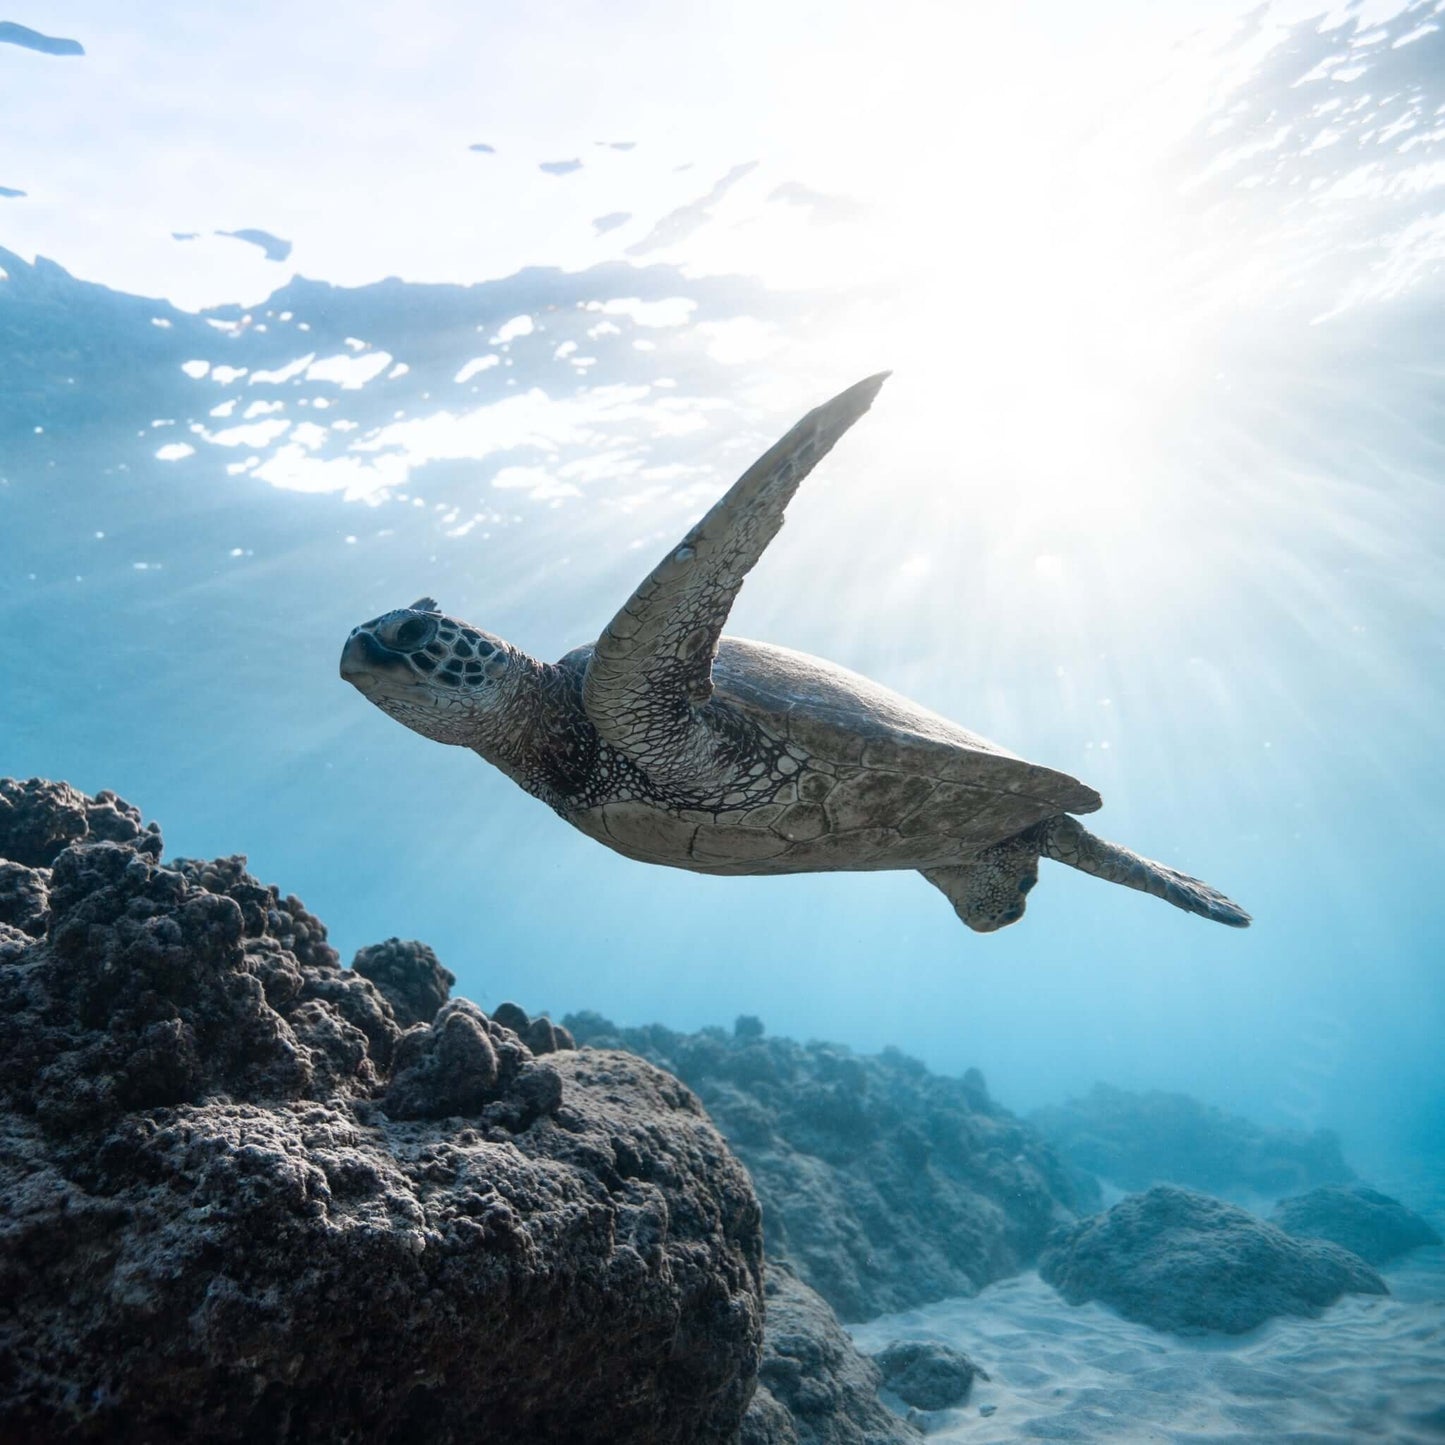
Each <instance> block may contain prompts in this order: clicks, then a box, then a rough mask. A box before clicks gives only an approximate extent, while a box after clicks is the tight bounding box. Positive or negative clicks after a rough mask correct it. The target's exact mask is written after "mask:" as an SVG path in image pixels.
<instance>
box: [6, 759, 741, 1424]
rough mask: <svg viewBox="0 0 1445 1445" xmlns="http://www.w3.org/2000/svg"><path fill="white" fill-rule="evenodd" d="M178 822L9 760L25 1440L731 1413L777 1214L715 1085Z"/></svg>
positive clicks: (17, 1392) (13, 1263) (12, 1131)
mask: <svg viewBox="0 0 1445 1445" xmlns="http://www.w3.org/2000/svg"><path fill="white" fill-rule="evenodd" d="M161 853H162V847H161V838H160V834H159V832H158V831H157V830H156V829H155V828H154V827H153V826H146V825H144V824H142V822H141V819H140V815H139V814H138V813H137V812H136V810H135V809H133V808H130V807H128V806H127V805H126V804H125V803H123V802H121V801H120V800H119V799H117V798H115V797H114V796H113V795H111V794H101V795H99V796H98V797H96V798H86V797H84V796H83V795H81V794H78V793H76V792H75V791H74V790H73V789H70V788H68V787H66V786H65V785H64V784H51V783H43V782H36V781H32V782H30V783H16V782H13V781H6V782H0V859H4V860H5V861H4V862H0V1441H17V1442H18V1441H36V1440H46V1441H102V1440H103V1441H106V1442H127V1441H136V1442H139V1441H146V1442H167V1441H181V1440H199V1439H204V1440H207V1441H215V1442H224V1441H238V1442H239V1441H253V1440H268V1441H301V1440H305V1441H308V1442H310V1441H322V1442H324V1441H343V1440H345V1441H363V1440H364V1441H368V1442H373V1441H375V1442H383V1441H402V1440H415V1439H426V1440H428V1441H430V1442H447V1441H461V1440H472V1439H480V1438H492V1437H495V1438H501V1439H506V1440H508V1441H512V1442H531V1441H535V1442H539V1445H540V1442H555V1441H559V1440H566V1441H569V1442H598V1445H602V1442H617V1441H636V1442H672V1441H675V1442H678V1445H682V1442H689V1445H691V1442H706V1441H719V1442H721V1441H730V1440H733V1439H735V1438H736V1435H737V1432H738V1430H739V1428H740V1424H741V1421H742V1419H743V1415H744V1411H745V1409H746V1407H747V1405H748V1403H749V1400H750V1397H751V1394H752V1391H753V1386H754V1380H755V1376H756V1372H757V1367H758V1363H759V1360H760V1357H761V1349H762V1306H763V1300H762V1232H761V1225H760V1221H759V1213H758V1205H757V1200H756V1197H755V1195H754V1192H753V1189H752V1186H751V1184H750V1183H749V1180H748V1177H747V1175H746V1173H745V1171H744V1170H743V1169H742V1168H741V1166H740V1165H739V1164H738V1163H737V1161H736V1160H735V1159H734V1158H733V1157H732V1156H731V1155H730V1154H729V1152H728V1150H727V1149H726V1147H725V1145H724V1144H723V1141H722V1139H721V1138H720V1137H719V1135H718V1133H717V1132H716V1131H715V1129H714V1128H713V1127H712V1125H711V1124H710V1123H709V1122H708V1120H707V1118H706V1116H705V1114H704V1113H703V1111H702V1109H701V1107H700V1105H699V1104H698V1101H697V1099H696V1098H695V1097H694V1096H693V1095H692V1094H691V1093H690V1092H689V1090H688V1089H686V1088H685V1087H684V1086H683V1085H682V1084H680V1083H679V1082H678V1081H677V1080H676V1079H675V1078H672V1077H671V1076H669V1075H668V1074H666V1073H664V1072H662V1071H660V1070H659V1069H657V1068H655V1067H653V1066H652V1065H650V1064H648V1063H647V1062H645V1061H643V1060H641V1059H639V1058H637V1057H635V1056H633V1055H630V1054H624V1053H616V1052H609V1051H605V1050H601V1051H598V1050H586V1051H577V1050H574V1049H571V1048H569V1047H567V1045H568V1044H569V1043H570V1039H568V1037H567V1036H566V1035H565V1033H564V1032H560V1031H558V1030H557V1029H556V1028H555V1027H553V1026H550V1025H548V1026H547V1027H542V1028H539V1027H533V1026H532V1021H530V1020H529V1021H528V1029H527V1033H526V1037H525V1038H523V1037H521V1036H519V1034H518V1033H517V1032H516V1030H514V1029H512V1028H510V1027H508V1026H507V1025H506V1023H505V1022H503V1021H502V1020H500V1019H499V1018H498V1017H489V1016H488V1015H487V1014H485V1013H484V1012H483V1011H482V1010H481V1009H479V1008H477V1007H476V1006H474V1005H472V1004H470V1003H468V1002H466V1001H465V1000H460V999H458V1000H448V999H447V996H446V995H447V990H448V988H449V986H450V976H449V975H447V974H446V972H445V970H443V969H442V968H441V967H440V965H439V964H438V963H437V962H436V960H435V958H434V956H432V955H431V954H430V950H427V949H425V947H424V946H422V945H413V944H403V943H398V942H397V941H395V940H393V941H391V942H389V943H387V944H383V945H380V946H379V948H378V949H374V950H364V951H363V956H362V958H361V959H359V960H358V963H359V967H358V968H357V969H355V970H352V969H344V968H342V967H341V966H340V961H339V959H338V957H337V955H336V953H335V951H334V950H333V949H332V948H331V946H330V945H329V944H328V942H327V940H326V930H325V928H324V927H323V926H322V925H321V923H320V922H319V921H318V920H317V919H316V918H315V917H313V916H312V915H311V914H310V913H309V912H308V911H307V910H306V909H305V908H304V906H303V905H302V904H301V903H300V902H299V901H298V900H297V899H295V898H291V897H283V896H282V895H280V894H279V893H278V892H277V890H276V889H274V888H268V887H266V886H264V885H262V884H260V883H258V882H257V881H256V880H255V879H254V878H252V877H251V876H250V875H249V874H248V873H247V872H246V869H245V865H244V860H243V859H240V858H225V859H219V860H216V861H213V862H197V861H186V860H182V861H178V862H176V863H173V864H172V865H171V866H162V864H161V862H160V861H159V860H160V857H161ZM499 1013H500V1010H499Z"/></svg>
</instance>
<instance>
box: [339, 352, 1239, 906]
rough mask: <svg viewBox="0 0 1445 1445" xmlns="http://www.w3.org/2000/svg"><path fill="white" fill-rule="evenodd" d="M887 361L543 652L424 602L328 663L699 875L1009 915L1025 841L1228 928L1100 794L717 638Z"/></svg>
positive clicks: (357, 638) (886, 696)
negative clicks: (906, 879)
mask: <svg viewBox="0 0 1445 1445" xmlns="http://www.w3.org/2000/svg"><path fill="white" fill-rule="evenodd" d="M886 375H887V373H886V372H885V373H884V374H883V375H880V376H874V377H870V378H869V379H868V380H866V381H861V382H859V383H858V384H857V385H856V386H852V387H850V388H849V389H848V390H847V391H845V392H843V393H841V394H840V395H839V396H836V397H834V398H833V400H832V401H829V402H827V403H825V404H824V405H822V406H820V407H818V408H816V409H815V410H814V411H811V412H809V413H808V415H807V416H805V417H804V418H803V419H802V421H800V422H799V423H798V424H797V425H796V426H795V427H794V428H793V429H792V430H791V431H790V432H789V433H788V434H787V435H786V436H785V437H784V438H783V439H782V440H781V441H780V442H778V443H777V444H776V445H775V446H774V447H773V448H772V449H771V450H770V451H768V452H767V453H766V454H765V455H764V456H763V457H762V458H761V459H760V460H759V461H757V462H756V463H754V464H753V466H752V467H750V468H749V469H748V470H747V471H746V472H745V473H744V474H743V476H742V477H741V478H740V479H739V481H738V482H737V483H736V484H735V485H734V486H733V487H732V489H731V490H730V491H729V492H728V493H727V495H726V496H724V497H723V499H722V500H721V501H720V502H718V503H717V505H716V506H714V507H713V508H712V510H711V511H710V512H708V514H707V515H706V516H705V517H704V518H703V519H702V520H701V521H700V522H699V523H698V524H697V525H696V526H695V527H694V528H693V529H692V530H691V531H690V532H689V533H688V534H687V536H685V537H684V538H683V539H682V541H681V542H680V543H679V544H678V545H677V546H675V547H673V548H671V549H670V550H669V551H668V553H667V555H666V556H665V557H664V558H663V559H662V561H661V562H659V563H658V564H657V566H656V567H655V568H653V570H652V572H651V573H650V574H649V575H648V576H647V578H646V579H645V580H644V581H643V583H642V585H641V586H640V587H639V588H638V589H637V591H636V592H634V593H633V594H632V596H631V597H630V598H629V599H628V600H627V602H626V604H625V605H624V606H623V608H622V610H621V611H620V612H619V613H618V614H617V615H616V617H614V618H613V619H612V621H611V622H609V623H608V624H607V627H606V628H605V629H604V630H603V632H602V635H601V636H600V637H599V638H598V639H597V641H596V642H595V643H592V644H589V645H588V646H585V647H579V648H576V649H575V650H573V651H572V652H569V653H568V654H567V655H566V656H565V657H564V658H562V660H561V661H560V662H557V663H545V662H538V661H537V660H536V659H535V658H532V657H529V656H528V655H527V654H526V653H524V652H522V651H520V650H519V649H517V648H515V647H513V646H512V645H511V644H510V643H507V642H503V641H502V640H501V638H499V637H494V636H492V635H491V634H490V633H487V632H483V631H482V630H481V629H480V628H478V627H472V626H469V625H468V624H467V623H464V622H459V621H456V620H454V619H453V618H450V617H446V616H444V615H443V614H442V613H441V612H440V611H439V610H438V608H437V604H436V603H435V602H434V601H432V599H431V598H429V597H423V598H422V599H421V600H420V601H417V602H414V603H412V605H411V606H410V607H403V608H401V609H399V610H397V611H395V612H388V613H386V614H385V615H384V616H382V617H377V618H373V619H372V620H371V621H370V622H365V623H363V624H362V625H361V626H360V627H357V628H355V629H354V630H353V631H352V633H351V636H350V637H349V638H348V639H347V642H346V647H345V649H344V650H343V652H342V654H341V675H342V677H344V678H345V679H346V680H347V681H348V682H350V683H352V684H353V685H354V686H355V687H356V688H357V689H358V690H359V691H361V692H362V693H363V694H364V695H365V696H366V697H367V698H369V699H370V700H371V701H372V702H374V703H375V704H376V705H377V706H378V707H379V708H381V709H382V711H383V712H386V713H389V714H390V715H391V716H392V717H394V718H396V719H397V720H398V721H399V722H402V723H405V724H406V726H407V727H409V728H411V729H412V730H413V731H415V732H419V733H421V734H422V735H423V736H424V737H428V738H433V739H435V740H436V741H437V742H442V743H453V744H455V745H457V746H459V747H466V748H471V749H472V750H473V751H474V752H476V753H478V754H480V755H481V756H482V757H483V758H485V759H486V760H487V761H488V762H490V763H494V764H495V765H496V766H497V767H499V768H500V769H501V770H502V771H503V772H504V773H506V774H507V776H508V777H510V778H511V779H512V780H513V781H514V782H516V783H518V784H519V785H520V786H521V787H523V788H524V789H526V791H527V792H529V793H531V794H532V795H533V796H534V797H537V798H540V799H541V800H542V801H543V802H545V803H546V804H548V806H550V807H551V808H552V809H554V810H555V811H556V812H557V813H558V814H560V815H561V816H562V817H563V818H565V819H566V820H567V822H569V823H571V824H572V826H573V827H575V828H578V829H580V830H581V831H582V832H583V833H585V834H587V836H588V837H590V838H595V839H596V840H597V841H598V842H599V843H605V844H606V845H607V846H608V847H609V848H612V849H615V850H616V851H617V852H619V853H623V854H625V855H626V856H627V857H629V858H636V859H640V860H641V861H643V862H646V863H663V864H667V865H668V866H670V867H673V868H688V869H691V870H693V871H694V872H698V873H718V874H733V873H808V872H820V871H832V870H868V869H888V868H903V869H916V870H917V871H918V872H920V873H922V874H923V876H924V877H925V878H926V879H928V881H929V882H930V883H932V884H933V885H934V886H935V887H937V888H939V889H941V890H942V891H943V893H945V894H946V895H947V897H948V899H949V901H950V902H951V903H952V904H953V907H954V910H955V911H956V912H957V914H958V916H959V917H960V918H961V919H963V921H964V922H965V923H966V924H968V926H969V927H970V928H973V929H977V930H978V931H979V932H981V933H988V932H991V931H993V930H994V929H997V928H1002V927H1004V926H1006V925H1007V924H1010V923H1015V922H1017V921H1018V919H1019V918H1021V917H1022V916H1023V911H1024V903H1025V898H1026V895H1027V894H1028V891H1029V890H1030V889H1031V888H1032V887H1033V886H1034V883H1035V882H1036V881H1037V878H1038V860H1039V858H1040V857H1045V858H1053V859H1055V860H1057V861H1058V862H1060V863H1067V864H1069V865H1070V866H1071V867H1074V868H1079V869H1082V870H1083V871H1084V872H1085V873H1092V874H1094V875H1095V876H1097V877H1100V878H1107V879H1108V880H1109V881H1110V882H1113V883H1123V884H1125V885H1126V886H1128V887H1130V888H1138V889H1140V890H1142V891H1143V892H1145V893H1152V894H1154V896H1155V897H1157V898H1163V899H1166V900H1167V901H1168V902H1170V903H1172V904H1174V905H1175V907H1177V908H1183V909H1185V910H1187V911H1188V912H1190V913H1198V914H1202V915H1203V916H1204V917H1205V918H1213V919H1215V920H1216V921H1218V922H1220V923H1227V924H1232V925H1234V926H1235V927H1243V926H1245V925H1246V924H1247V923H1248V922H1249V915H1248V914H1247V913H1245V912H1244V910H1243V909H1241V908H1240V907H1239V906H1238V905H1237V904H1235V903H1232V902H1231V901H1230V900H1229V899H1228V898H1226V897H1225V896H1224V895H1223V894H1221V893H1218V892H1216V891H1215V890H1214V889H1213V888H1210V887H1209V886H1208V885H1207V884H1204V883H1201V882H1200V881H1199V880H1198V879H1197V878H1190V877H1189V876H1187V875H1186V874H1183V873H1179V872H1176V871H1175V870H1174V869H1173V868H1168V867H1165V866H1164V865H1163V864H1162V863H1154V862H1151V861H1150V860H1149V859H1147V858H1141V857H1140V856H1139V855H1138V854H1136V853H1132V852H1130V851H1129V849H1127V848H1122V847H1120V846H1118V845H1117V844H1115V843H1106V842H1104V841H1103V840H1102V839H1101V838H1096V837H1094V835H1093V834H1092V833H1090V832H1088V831H1087V830H1086V829H1085V828H1084V827H1083V826H1082V825H1081V824H1080V823H1078V822H1077V821H1076V820H1075V818H1074V817H1073V816H1071V815H1072V814H1075V813H1089V812H1092V811H1093V810H1094V809H1096V808H1097V807H1099V805H1100V799H1099V795H1098V794H1097V793H1096V792H1095V791H1094V790H1093V789H1092V788H1090V787H1088V786H1087V785H1085V784H1084V783H1081V782H1078V781H1077V780H1076V779H1074V778H1071V777H1069V776H1068V775H1067V774H1065V773H1059V772H1055V771H1054V770H1053V769H1051V768H1044V767H1040V766H1038V765H1037V764H1035V763H1029V762H1025V761H1024V760H1023V759H1022V758H1019V757H1017V756H1015V755H1014V754H1013V753H1010V752H1006V751H1005V750H1004V749H1003V748H1000V747H998V746H996V745H995V744H994V743H991V742H988V741H986V740H985V739H983V738H981V737H978V736H976V735H975V734H974V733H971V732H967V731H965V730H964V729H963V728H961V727H959V726H957V725H956V724H955V723H952V722H949V721H948V720H947V719H946V718H943V717H940V716H939V715H938V714H936V713H932V712H929V711H928V710H927V709H926V708H923V707H920V706H918V705H917V704H916V703H913V702H910V701H909V700H908V699H907V698H904V697H901V696H899V694H897V693H894V692H890V691H889V690H888V689H887V688H884V687H880V686H879V685H878V684H877V683H874V682H870V681H869V680H868V679H867V678H865V677H860V676H859V675H858V674H856V673H853V672H848V671H847V670H845V669H844V668H841V667H836V666H834V665H833V664H832V663H830V662H824V661H821V660H820V659H818V658H816V657H808V656H806V655H804V654H803V653H800V652H792V651H789V650H788V649H787V648H783V647H774V646H772V645H770V644H768V643H762V642H745V641H743V640H742V639H741V638H735V637H724V636H723V635H722V629H723V624H724V623H725V622H726V621H727V617H728V612H729V611H730V610H731V608H732V604H733V599H734V598H735V597H736V596H737V594H738V589H739V588H740V587H741V586H742V582H743V578H744V577H746V576H747V574H748V572H749V571H750V570H751V568H752V567H753V564H754V563H756V562H757V560H758V558H759V557H761V556H762V554H763V550H764V548H766V547H767V545H768V543H769V542H770V541H771V540H772V539H773V537H774V536H775V535H776V534H777V531H778V529H779V527H781V526H782V524H783V509H784V508H785V507H786V506H787V504H788V501H789V500H790V498H791V497H792V495H793V493H794V492H795V491H796V490H797V488H798V484H799V483H800V482H801V481H802V480H803V478H804V477H806V476H807V475H808V473H809V472H810V471H811V470H812V469H813V467H814V466H815V465H816V464H817V463H818V462H819V461H820V460H821V459H822V458H823V457H824V456H825V455H826V454H827V453H828V451H829V450H830V449H831V448H832V446H833V444H834V443H835V442H836V441H837V440H838V439H839V437H841V436H842V435H843V433H844V432H845V431H847V429H848V428H849V427H850V426H851V425H852V424H853V423H854V422H855V421H857V419H858V418H859V417H860V416H862V414H863V413H864V412H865V411H867V409H868V407H869V406H870V404H871V403H872V401H873V398H874V396H875V395H876V394H877V392H878V388H879V387H880V386H881V385H882V384H883V381H884V378H885V377H886Z"/></svg>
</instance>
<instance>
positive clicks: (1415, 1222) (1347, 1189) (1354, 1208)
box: [1270, 1184, 1440, 1264]
mask: <svg viewBox="0 0 1445 1445" xmlns="http://www.w3.org/2000/svg"><path fill="white" fill-rule="evenodd" d="M1270 1223H1271V1224H1274V1225H1277V1226H1278V1227H1279V1228H1280V1229H1282V1230H1284V1232H1285V1233H1286V1234H1292V1235H1294V1236H1295V1238H1297V1239H1327V1240H1329V1241H1330V1242H1331V1243H1333V1244H1338V1245H1340V1246H1341V1247H1342V1248H1344V1249H1348V1250H1351V1251H1352V1252H1353V1253H1355V1254H1357V1255H1359V1256H1360V1258H1361V1259H1363V1260H1365V1261H1366V1262H1367V1263H1369V1264H1387V1263H1389V1261H1390V1260H1392V1259H1398V1258H1399V1257H1400V1256H1401V1255H1402V1254H1408V1253H1409V1252H1410V1251H1411V1250H1412V1249H1419V1248H1420V1247H1421V1246H1422V1245H1427V1244H1439V1243H1440V1236H1439V1235H1438V1234H1437V1233H1436V1232H1435V1230H1434V1229H1432V1228H1431V1226H1430V1224H1429V1222H1428V1221H1427V1220H1425V1219H1422V1218H1421V1217H1420V1216H1419V1215H1418V1214H1416V1213H1415V1211H1414V1210H1413V1209H1406V1208H1405V1206H1404V1205H1403V1204H1401V1203H1400V1202H1399V1201H1398V1200H1396V1199H1391V1198H1390V1197H1389V1195H1387V1194H1381V1193H1379V1192H1378V1191H1377V1190H1374V1189H1367V1188H1366V1187H1365V1186H1364V1185H1363V1184H1346V1185H1339V1184H1333V1185H1327V1186H1326V1187H1325V1188H1323V1189H1312V1190H1310V1192H1309V1193H1308V1194H1301V1195H1299V1196H1298V1197H1297V1198H1294V1199H1282V1200H1280V1202H1279V1203H1278V1204H1277V1205H1276V1206H1275V1210H1274V1213H1273V1214H1272V1215H1270Z"/></svg>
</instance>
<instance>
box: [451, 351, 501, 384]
mask: <svg viewBox="0 0 1445 1445" xmlns="http://www.w3.org/2000/svg"><path fill="white" fill-rule="evenodd" d="M501 364H502V358H501V357H500V356H497V355H496V354H495V353H493V354H492V355H490V356H474V357H473V358H472V359H471V360H470V361H469V362H467V364H466V365H465V366H464V367H462V369H461V370H460V371H458V372H457V374H456V375H455V376H454V377H452V380H453V381H456V382H462V381H470V380H471V379H472V378H473V377H474V376H476V375H477V374H478V373H479V372H482V371H490V370H491V369H492V367H494V366H500V365H501Z"/></svg>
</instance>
